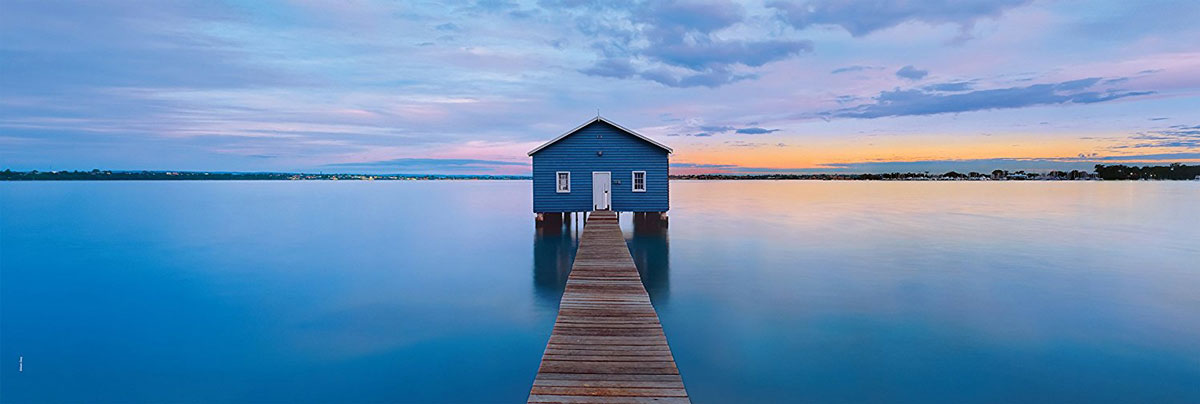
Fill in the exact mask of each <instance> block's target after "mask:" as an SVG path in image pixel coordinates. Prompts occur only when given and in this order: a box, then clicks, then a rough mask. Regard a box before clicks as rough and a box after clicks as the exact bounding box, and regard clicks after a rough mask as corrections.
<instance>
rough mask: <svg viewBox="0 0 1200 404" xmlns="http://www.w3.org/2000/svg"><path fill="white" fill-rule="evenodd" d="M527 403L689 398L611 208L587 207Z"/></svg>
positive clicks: (683, 399) (654, 400)
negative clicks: (569, 272) (605, 209)
mask: <svg viewBox="0 0 1200 404" xmlns="http://www.w3.org/2000/svg"><path fill="white" fill-rule="evenodd" d="M529 402H530V403H647V402H655V403H658V402H663V403H690V401H689V400H688V394H687V390H685V389H684V387H683V379H681V378H680V377H679V369H678V368H676V367H675V357H673V356H671V348H670V347H668V346H667V337H666V335H664V334H663V330H662V325H661V324H659V322H658V314H657V313H655V312H654V307H653V306H651V305H650V295H647V294H646V289H645V288H644V287H643V286H642V279H641V277H640V276H638V272H637V267H635V266H634V264H633V258H632V257H630V255H629V248H628V247H627V246H626V245H625V238H624V236H622V235H621V228H620V226H618V224H617V215H616V213H613V212H606V211H600V212H592V214H591V215H590V216H589V217H588V219H587V223H586V225H585V226H584V228H583V236H582V237H581V240H580V242H579V250H578V251H577V252H576V253H575V263H574V265H573V266H572V267H571V274H570V276H568V277H567V288H566V291H565V292H564V293H563V297H562V302H561V304H560V305H559V308H558V320H556V321H555V323H554V331H553V332H551V334H550V342H549V343H547V344H546V352H545V354H543V355H542V366H541V367H540V368H539V369H538V374H537V378H536V379H534V381H533V389H532V390H531V391H530V392H529Z"/></svg>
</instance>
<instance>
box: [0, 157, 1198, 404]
mask: <svg viewBox="0 0 1200 404" xmlns="http://www.w3.org/2000/svg"><path fill="white" fill-rule="evenodd" d="M671 186H672V189H671V199H672V200H671V203H672V210H671V212H670V216H671V219H670V226H669V228H667V229H661V228H651V226H647V227H646V228H641V227H639V228H638V229H634V228H633V227H634V226H632V224H631V222H632V221H631V220H629V219H630V217H629V216H628V215H625V216H624V217H623V221H624V226H625V227H626V236H627V237H628V238H629V239H630V247H631V252H632V254H633V255H634V260H635V262H637V264H638V265H639V269H640V270H641V272H642V274H643V278H644V279H643V280H644V282H645V283H646V285H647V289H648V290H649V292H650V295H651V298H652V299H653V301H654V304H655V307H656V308H657V309H658V311H659V316H660V317H661V319H662V322H663V326H664V329H665V331H666V333H667V336H668V339H669V342H670V344H671V347H672V350H673V351H674V353H675V357H676V361H677V363H678V365H679V367H680V370H681V372H682V374H683V378H684V382H685V384H686V385H687V388H688V391H689V393H690V394H691V395H692V398H693V400H694V401H695V402H701V403H703V402H934V401H937V402H1030V401H1040V402H1061V401H1074V402H1200V383H1197V380H1200V264H1198V263H1200V209H1198V208H1197V207H1198V206H1200V183H1196V182H1005V183H998V182H993V183H980V182H816V181H779V182H767V181H760V182H755V181H747V182H740V181H729V182H717V181H709V182H686V181H677V182H673V183H672V185H671ZM635 230H636V231H635ZM576 241H577V239H576V234H575V229H567V230H564V231H553V230H543V231H540V232H539V231H538V230H537V229H536V228H535V226H534V221H533V214H532V213H531V212H530V187H529V183H528V182H524V181H511V182H485V181H439V182H268V181H259V182H39V183H0V401H3V402H113V401H120V402H164V401H169V402H330V401H336V402H520V401H522V400H524V399H525V397H526V395H527V393H528V390H529V387H530V384H531V382H532V380H533V377H534V375H535V374H536V372H537V367H538V364H539V362H540V359H541V354H542V350H543V349H544V347H545V343H546V340H547V339H548V337H549V334H550V330H551V328H552V326H553V322H554V317H555V314H556V310H557V305H558V299H559V297H560V295H561V293H562V287H563V284H564V283H565V282H566V276H567V273H568V272H569V270H570V264H571V260H572V259H573V254H574V246H575V243H576ZM20 357H23V358H24V364H23V365H24V371H23V372H18V358H20Z"/></svg>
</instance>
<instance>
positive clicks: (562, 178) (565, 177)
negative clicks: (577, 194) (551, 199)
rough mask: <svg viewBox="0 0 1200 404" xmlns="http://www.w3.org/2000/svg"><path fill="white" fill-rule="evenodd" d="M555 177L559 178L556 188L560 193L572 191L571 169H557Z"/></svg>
mask: <svg viewBox="0 0 1200 404" xmlns="http://www.w3.org/2000/svg"><path fill="white" fill-rule="evenodd" d="M554 178H555V179H556V180H557V182H556V183H555V184H556V185H555V190H556V191H558V193H560V194H567V193H571V172H570V171H557V172H555V173H554Z"/></svg>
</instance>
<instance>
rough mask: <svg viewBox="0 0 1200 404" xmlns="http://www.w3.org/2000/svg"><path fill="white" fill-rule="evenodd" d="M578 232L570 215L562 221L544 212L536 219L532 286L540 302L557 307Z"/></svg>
mask: <svg viewBox="0 0 1200 404" xmlns="http://www.w3.org/2000/svg"><path fill="white" fill-rule="evenodd" d="M578 233H579V226H577V225H575V224H574V223H573V222H572V221H571V217H570V216H568V217H567V218H566V220H563V217H562V215H547V216H546V217H545V218H544V219H543V220H542V221H540V222H537V231H536V232H535V233H534V237H533V286H534V288H533V289H534V294H535V295H536V296H537V299H538V301H539V302H541V303H542V304H545V305H547V306H550V307H558V302H559V300H560V299H561V298H562V294H563V290H564V289H565V288H566V286H567V275H569V274H570V273H571V264H572V263H573V262H575V250H576V248H577V247H579V234H578Z"/></svg>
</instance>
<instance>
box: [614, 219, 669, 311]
mask: <svg viewBox="0 0 1200 404" xmlns="http://www.w3.org/2000/svg"><path fill="white" fill-rule="evenodd" d="M625 241H626V244H628V245H629V253H630V254H631V255H633V263H634V264H636V265H637V269H638V274H639V275H640V276H641V277H642V285H644V286H645V287H646V292H647V293H649V294H650V301H652V302H654V304H655V305H663V304H666V303H667V298H668V297H669V295H670V286H671V242H670V234H669V231H668V226H667V221H666V220H665V219H663V218H662V217H661V216H660V215H659V214H658V213H648V214H647V213H634V214H633V233H632V234H627V235H626V240H625Z"/></svg>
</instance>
